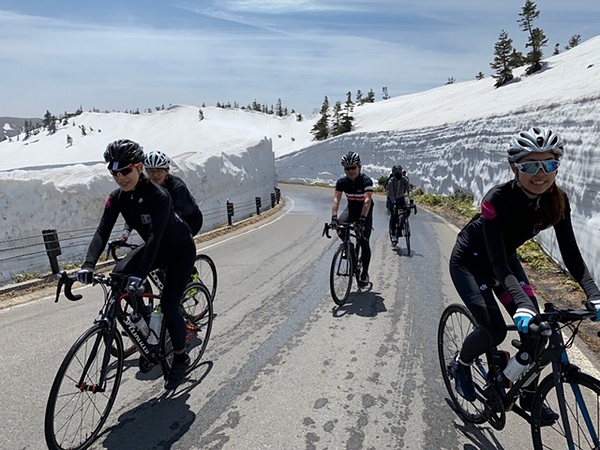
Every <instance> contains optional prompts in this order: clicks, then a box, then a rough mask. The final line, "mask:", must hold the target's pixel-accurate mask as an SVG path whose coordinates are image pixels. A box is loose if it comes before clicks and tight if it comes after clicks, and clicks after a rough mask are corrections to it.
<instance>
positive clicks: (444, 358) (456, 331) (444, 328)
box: [437, 303, 489, 424]
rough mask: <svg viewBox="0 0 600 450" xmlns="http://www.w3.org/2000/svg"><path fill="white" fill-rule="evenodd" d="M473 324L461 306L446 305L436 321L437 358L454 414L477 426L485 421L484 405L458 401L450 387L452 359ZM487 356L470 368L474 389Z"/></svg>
mask: <svg viewBox="0 0 600 450" xmlns="http://www.w3.org/2000/svg"><path fill="white" fill-rule="evenodd" d="M475 326H476V322H475V319H474V318H473V316H472V315H471V313H470V312H469V310H468V309H467V308H466V307H465V306H464V305H459V304H456V303H454V304H451V305H449V306H448V307H447V308H446V309H445V310H444V312H443V313H442V316H441V318H440V322H439V326H438V338H437V341H438V342H437V343H438V357H439V362H440V369H441V371H442V377H443V378H444V384H445V386H446V390H447V391H448V395H449V396H450V400H451V402H452V405H453V409H454V411H455V412H456V413H457V414H458V415H460V416H461V417H462V418H463V419H464V420H465V421H467V422H471V423H474V424H481V423H484V422H485V421H486V418H485V416H484V414H483V411H484V406H483V404H482V403H481V402H480V400H476V401H475V402H469V401H467V400H465V399H464V398H462V397H461V396H460V395H459V394H458V392H456V389H455V387H454V366H455V364H456V363H455V358H456V357H457V356H458V354H459V353H460V349H461V348H462V344H463V342H464V340H465V338H466V337H467V336H468V335H469V334H470V333H471V332H472V331H473V330H474V329H475ZM488 357H489V356H488V355H485V356H483V358H484V359H482V358H478V360H477V361H476V364H473V366H472V373H473V382H474V383H475V386H476V389H477V386H482V385H483V384H485V380H484V377H485V376H486V373H487V370H486V368H487V361H488Z"/></svg>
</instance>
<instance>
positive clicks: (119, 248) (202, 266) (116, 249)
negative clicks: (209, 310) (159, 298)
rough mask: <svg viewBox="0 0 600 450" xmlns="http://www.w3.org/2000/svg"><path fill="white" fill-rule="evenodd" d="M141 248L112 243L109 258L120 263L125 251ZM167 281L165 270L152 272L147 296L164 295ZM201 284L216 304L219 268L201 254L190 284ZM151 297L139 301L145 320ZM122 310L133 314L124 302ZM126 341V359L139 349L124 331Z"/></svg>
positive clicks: (149, 277) (119, 241)
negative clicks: (146, 303) (146, 300)
mask: <svg viewBox="0 0 600 450" xmlns="http://www.w3.org/2000/svg"><path fill="white" fill-rule="evenodd" d="M137 247H139V245H138V244H129V243H127V242H123V241H121V240H120V239H117V240H114V241H111V242H109V243H108V245H107V250H106V253H107V256H108V255H109V254H110V255H111V256H112V258H113V259H114V260H115V261H120V260H121V259H123V258H124V256H125V253H123V249H127V250H129V251H131V250H134V249H136V248H137ZM164 280H165V274H164V269H162V268H157V269H154V270H152V271H151V272H150V273H149V274H148V277H147V279H146V282H145V284H144V287H145V292H146V293H147V294H152V293H153V292H157V293H158V294H159V295H160V294H162V288H163V282H164ZM193 282H199V283H202V284H204V285H205V286H206V288H207V289H208V291H209V292H210V297H211V303H212V302H214V299H215V295H216V292H217V268H216V266H215V263H214V262H213V260H212V259H211V258H210V256H208V255H206V254H202V253H199V254H197V255H196V260H195V262H194V272H193V273H192V276H191V278H190V283H193ZM149 298H151V297H149V296H147V297H142V298H140V299H138V300H140V301H141V302H142V304H141V305H139V306H138V308H139V309H140V310H142V311H140V312H141V314H142V316H144V318H146V319H149V316H150V313H151V312H152V307H151V306H150V305H144V304H143V303H144V302H145V299H149ZM121 308H122V309H123V311H125V312H126V313H131V310H130V308H131V305H129V303H128V302H126V301H122V302H121ZM121 336H122V337H123V339H124V341H123V343H124V353H125V358H128V357H130V356H131V355H133V354H134V353H135V352H136V351H137V348H136V346H135V344H134V342H132V341H131V339H129V336H128V335H127V333H126V332H125V331H124V330H123V331H122V333H121Z"/></svg>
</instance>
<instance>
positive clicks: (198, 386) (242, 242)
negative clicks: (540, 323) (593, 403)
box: [0, 185, 531, 450]
mask: <svg viewBox="0 0 600 450" xmlns="http://www.w3.org/2000/svg"><path fill="white" fill-rule="evenodd" d="M281 191H282V195H283V196H285V197H286V207H285V209H284V211H283V212H282V213H281V214H279V215H277V216H275V217H274V218H273V219H270V220H269V221H268V222H265V223H260V224H258V225H256V226H252V227H249V228H246V229H243V230H240V231H237V232H235V233H232V234H229V235H225V236H222V237H220V238H218V239H216V240H213V241H210V242H206V243H204V244H202V247H201V250H202V251H203V252H205V253H208V254H209V255H210V256H211V257H212V258H213V259H214V261H215V262H216V265H217V268H218V274H219V289H218V293H217V300H216V303H215V312H216V314H217V317H216V319H215V322H214V327H213V334H212V337H211V340H210V342H209V345H208V350H207V352H206V354H205V356H204V363H203V364H202V365H200V366H199V367H198V368H197V369H196V371H195V372H193V373H192V375H191V376H190V377H189V378H188V379H187V380H186V382H185V383H184V384H183V385H182V386H181V387H180V388H179V389H178V390H177V391H176V392H175V394H174V395H170V396H167V395H166V393H165V391H164V390H163V382H162V377H161V374H160V369H158V368H157V369H155V370H153V371H152V372H150V373H148V374H141V373H139V372H138V369H137V360H136V358H135V356H133V357H131V358H129V359H128V360H127V361H126V370H125V373H124V379H123V382H122V386H121V390H120V391H119V395H118V397H117V401H116V403H115V407H114V409H113V411H112V413H111V415H110V417H109V419H108V422H107V424H106V426H105V429H104V432H103V433H102V434H101V436H100V437H99V439H98V440H97V441H96V442H95V443H94V445H93V446H92V448H94V449H99V448H108V449H167V448H168V449H357V450H358V449H431V450H439V449H465V450H473V449H507V450H508V449H517V448H518V449H526V448H531V443H530V442H531V439H530V432H529V427H528V425H527V424H526V423H525V422H524V421H522V420H521V419H520V418H518V417H517V416H516V415H514V414H509V415H508V420H507V427H506V429H505V430H503V431H495V430H493V429H491V427H489V426H488V425H481V426H473V425H470V424H465V423H463V421H462V420H461V419H459V418H458V416H456V415H455V414H454V413H453V411H452V410H451V409H450V407H449V406H448V404H447V401H446V397H447V395H446V391H445V388H444V386H443V381H442V378H441V375H440V370H439V366H438V360H437V348H436V334H437V325H438V319H439V317H440V314H441V312H442V310H443V308H444V307H445V306H446V305H447V304H449V303H452V302H456V301H459V300H458V297H457V296H456V294H455V292H454V289H453V287H452V285H451V283H450V281H449V278H448V274H447V272H448V270H447V261H448V256H449V253H450V250H451V247H452V245H453V243H454V239H455V236H456V229H454V228H453V227H451V226H449V225H448V224H447V223H446V222H445V221H444V220H443V219H441V218H439V217H438V216H436V215H433V214H430V213H428V212H427V211H425V210H423V209H420V210H419V211H418V214H417V215H412V216H411V227H412V230H413V239H412V253H411V255H408V254H407V253H406V249H405V248H404V243H403V241H401V243H400V246H399V247H400V249H394V248H392V247H391V246H390V244H389V240H388V237H387V221H388V215H387V213H386V211H385V201H384V198H383V197H379V196H378V197H376V200H375V216H374V228H375V229H374V232H373V235H372V238H371V246H372V249H373V259H372V265H371V270H370V276H371V282H372V288H371V289H370V290H367V291H364V292H361V293H356V292H353V293H352V294H351V296H350V300H349V302H348V303H347V304H346V305H344V306H343V307H336V306H335V304H334V303H333V301H332V299H331V296H330V293H329V282H328V276H329V266H330V263H331V258H332V256H333V252H334V249H335V247H336V246H337V241H336V239H326V238H324V237H322V236H321V231H322V228H323V224H324V223H325V222H326V221H327V220H329V217H330V210H331V199H332V195H333V191H332V189H330V188H329V189H326V188H308V187H301V186H291V185H283V186H281ZM79 292H80V293H82V294H84V299H83V300H81V301H79V302H76V303H72V302H69V301H67V300H66V299H64V298H63V299H62V300H61V301H60V302H59V303H58V304H55V303H53V300H54V299H53V298H49V297H46V298H42V299H39V300H34V301H30V302H27V303H24V304H22V305H20V306H14V307H11V308H8V309H4V310H1V311H0V342H1V343H2V345H1V346H0V361H1V362H2V364H0V383H1V386H2V389H0V404H1V405H2V408H1V411H0V423H1V424H2V425H0V448H2V449H43V448H45V444H44V439H43V417H44V410H45V405H46V400H47V395H48V392H49V389H50V386H51V384H52V380H53V378H54V375H55V373H56V370H57V368H58V366H59V365H60V362H61V360H62V358H63V357H64V355H65V354H66V352H67V350H68V349H69V347H70V346H71V344H72V343H73V342H74V341H75V339H76V338H77V337H78V336H79V334H81V333H82V332H83V331H84V330H85V329H86V328H87V327H88V326H89V325H90V324H91V322H92V320H93V319H94V318H95V317H96V314H97V311H98V310H99V308H100V306H101V296H100V294H101V290H100V288H97V287H96V288H92V287H85V288H82V289H81V290H80V291H79Z"/></svg>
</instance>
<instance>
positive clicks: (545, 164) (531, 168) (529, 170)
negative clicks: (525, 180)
mask: <svg viewBox="0 0 600 450" xmlns="http://www.w3.org/2000/svg"><path fill="white" fill-rule="evenodd" d="M515 166H517V169H519V171H521V172H523V173H526V174H527V175H535V174H536V173H538V171H539V170H540V169H542V170H543V171H544V172H545V173H547V174H548V173H552V172H556V171H557V170H558V166H560V161H558V160H557V159H550V160H548V161H525V162H521V163H516V164H515Z"/></svg>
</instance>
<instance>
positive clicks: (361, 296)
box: [331, 283, 387, 317]
mask: <svg viewBox="0 0 600 450" xmlns="http://www.w3.org/2000/svg"><path fill="white" fill-rule="evenodd" d="M372 287H373V284H372V283H369V286H368V287H366V288H362V289H361V290H360V291H358V292H351V293H350V295H349V296H348V300H347V301H346V303H345V304H343V305H342V306H334V307H333V309H332V311H331V312H332V314H333V317H343V316H346V315H351V314H354V315H357V316H362V317H375V316H377V314H379V313H382V312H386V311H387V308H386V307H385V304H384V298H383V297H382V296H381V295H380V292H374V291H372V290H371V288H372Z"/></svg>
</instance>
